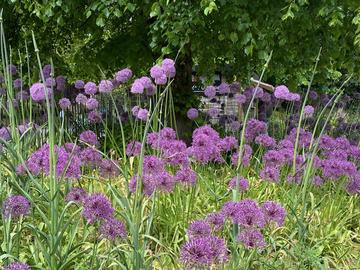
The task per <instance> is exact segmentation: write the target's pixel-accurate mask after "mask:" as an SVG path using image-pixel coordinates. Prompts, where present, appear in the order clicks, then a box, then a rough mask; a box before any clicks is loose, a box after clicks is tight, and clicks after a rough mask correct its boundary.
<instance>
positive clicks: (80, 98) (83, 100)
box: [75, 93, 88, 105]
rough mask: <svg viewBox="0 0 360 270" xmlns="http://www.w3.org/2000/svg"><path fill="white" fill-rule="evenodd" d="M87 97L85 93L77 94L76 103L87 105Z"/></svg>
mask: <svg viewBox="0 0 360 270" xmlns="http://www.w3.org/2000/svg"><path fill="white" fill-rule="evenodd" d="M87 99H88V98H87V97H86V96H85V95H83V94H81V93H80V94H78V95H77V96H76V98H75V101H76V103H78V104H81V105H86V101H87Z"/></svg>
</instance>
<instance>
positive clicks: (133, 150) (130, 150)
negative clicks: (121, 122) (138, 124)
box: [126, 141, 141, 157]
mask: <svg viewBox="0 0 360 270" xmlns="http://www.w3.org/2000/svg"><path fill="white" fill-rule="evenodd" d="M140 152H141V142H139V141H131V142H130V143H129V144H128V145H127V146H126V155H127V156H129V157H131V156H138V155H140Z"/></svg>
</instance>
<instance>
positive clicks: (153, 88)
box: [145, 84, 156, 96]
mask: <svg viewBox="0 0 360 270" xmlns="http://www.w3.org/2000/svg"><path fill="white" fill-rule="evenodd" d="M145 90H146V95H147V96H153V95H155V93H156V86H155V85H153V84H152V85H151V86H150V87H148V88H145Z"/></svg>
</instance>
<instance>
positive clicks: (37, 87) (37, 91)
mask: <svg viewBox="0 0 360 270" xmlns="http://www.w3.org/2000/svg"><path fill="white" fill-rule="evenodd" d="M46 92H47V93H48V98H50V97H51V95H52V92H51V89H49V88H46V86H45V85H44V84H42V83H34V84H33V85H32V86H31V87H30V96H31V98H32V99H33V100H34V101H35V102H40V101H43V100H45V99H46Z"/></svg>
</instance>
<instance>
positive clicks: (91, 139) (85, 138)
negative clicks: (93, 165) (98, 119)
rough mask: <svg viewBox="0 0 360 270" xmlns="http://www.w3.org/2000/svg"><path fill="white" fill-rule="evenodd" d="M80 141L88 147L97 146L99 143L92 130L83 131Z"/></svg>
mask: <svg viewBox="0 0 360 270" xmlns="http://www.w3.org/2000/svg"><path fill="white" fill-rule="evenodd" d="M80 141H81V142H83V143H86V144H90V145H97V144H98V143H99V141H98V140H97V135H96V133H95V132H94V131H92V130H85V131H83V132H82V133H81V134H80Z"/></svg>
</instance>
